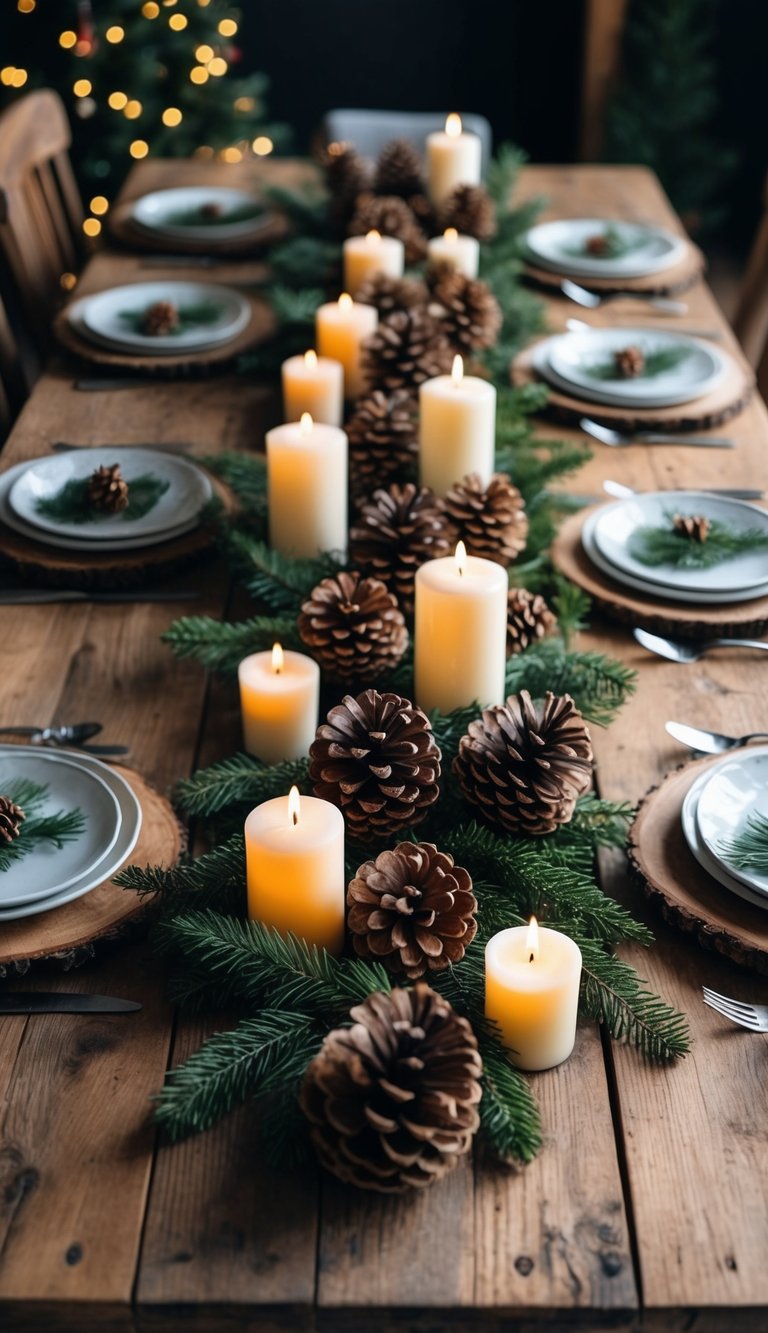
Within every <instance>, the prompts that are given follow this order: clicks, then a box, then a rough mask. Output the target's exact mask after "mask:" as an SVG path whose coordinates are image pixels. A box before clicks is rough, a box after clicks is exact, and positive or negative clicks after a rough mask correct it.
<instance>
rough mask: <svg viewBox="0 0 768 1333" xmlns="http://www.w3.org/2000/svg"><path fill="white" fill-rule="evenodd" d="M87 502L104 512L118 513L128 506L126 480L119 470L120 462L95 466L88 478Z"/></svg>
mask: <svg viewBox="0 0 768 1333" xmlns="http://www.w3.org/2000/svg"><path fill="white" fill-rule="evenodd" d="M86 494H87V497H88V503H89V505H91V506H92V507H93V508H94V509H100V510H102V512H103V513H105V514H119V513H120V511H121V510H122V509H127V507H128V482H127V481H126V480H125V478H124V477H123V475H122V473H121V471H120V464H119V463H113V464H112V465H111V467H97V469H96V471H95V472H93V473H92V474H91V476H90V477H89V479H88V490H87V492H86Z"/></svg>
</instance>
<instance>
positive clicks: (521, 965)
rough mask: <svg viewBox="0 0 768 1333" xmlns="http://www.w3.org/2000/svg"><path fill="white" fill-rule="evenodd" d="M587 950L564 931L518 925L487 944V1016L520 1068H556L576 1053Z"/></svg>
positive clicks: (515, 1063)
mask: <svg viewBox="0 0 768 1333" xmlns="http://www.w3.org/2000/svg"><path fill="white" fill-rule="evenodd" d="M580 979H581V951H580V949H579V947H578V945H577V944H575V943H574V941H573V940H572V939H569V937H568V936H567V935H563V934H561V932H560V931H559V930H549V929H547V928H546V927H545V926H537V923H536V918H535V917H533V918H532V920H531V923H530V925H529V926H515V927H513V928H512V929H511V930H502V931H500V932H499V934H498V935H494V936H493V938H492V939H490V940H489V941H488V943H487V945H486V946H485V1015H486V1018H490V1019H492V1020H493V1021H494V1022H495V1023H497V1024H498V1026H499V1028H500V1029H501V1035H502V1039H503V1041H504V1045H505V1046H506V1047H507V1050H508V1051H509V1058H510V1061H511V1062H512V1064H514V1065H517V1067H518V1069H531V1070H535V1069H551V1068H552V1067H553V1065H559V1064H562V1062H563V1060H567V1059H568V1056H569V1055H570V1054H571V1051H572V1050H573V1044H574V1041H575V1039H576V1017H577V1013H578V1007H579V982H580Z"/></svg>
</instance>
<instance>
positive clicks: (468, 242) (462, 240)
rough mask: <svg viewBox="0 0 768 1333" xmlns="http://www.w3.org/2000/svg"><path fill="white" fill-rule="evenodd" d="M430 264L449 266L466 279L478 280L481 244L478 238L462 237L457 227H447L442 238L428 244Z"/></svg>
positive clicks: (438, 237) (433, 238) (433, 239)
mask: <svg viewBox="0 0 768 1333" xmlns="http://www.w3.org/2000/svg"><path fill="white" fill-rule="evenodd" d="M427 259H428V261H429V263H430V264H449V265H450V267H451V268H454V269H456V271H457V272H458V273H463V274H464V276H465V278H476V277H477V270H478V268H479V267H480V242H479V241H478V239H477V237H476V236H461V235H459V233H458V232H457V230H456V228H455V227H446V229H445V231H444V232H443V234H442V236H433V237H432V240H431V241H428V243H427Z"/></svg>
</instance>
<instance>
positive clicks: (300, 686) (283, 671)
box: [237, 643, 320, 764]
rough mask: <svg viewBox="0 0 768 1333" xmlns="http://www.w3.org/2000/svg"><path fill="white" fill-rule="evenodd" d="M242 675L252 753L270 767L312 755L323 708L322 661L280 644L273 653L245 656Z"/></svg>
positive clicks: (247, 741) (243, 707)
mask: <svg viewBox="0 0 768 1333" xmlns="http://www.w3.org/2000/svg"><path fill="white" fill-rule="evenodd" d="M237 676H238V681H239V683H240V708H241V712H242V719H243V739H244V741H245V748H246V750H247V751H248V753H249V754H254V755H256V757H257V758H258V759H262V760H263V761H264V763H265V764H279V763H281V762H282V761H283V760H284V759H303V758H304V756H305V755H308V754H309V747H310V745H311V744H312V742H313V740H314V739H315V732H316V730H317V715H318V709H319V703H320V668H319V666H318V665H317V662H315V661H313V659H312V658H311V657H305V655H304V653H294V652H291V651H290V650H288V651H284V650H283V648H282V647H281V645H280V644H279V643H276V644H275V645H274V646H273V648H272V651H271V652H263V653H251V655H250V657H244V658H243V660H242V662H241V663H240V665H239V667H238V668H237Z"/></svg>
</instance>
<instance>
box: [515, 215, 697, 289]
mask: <svg viewBox="0 0 768 1333" xmlns="http://www.w3.org/2000/svg"><path fill="white" fill-rule="evenodd" d="M525 240H526V258H527V259H528V261H529V263H531V264H536V265H537V266H538V267H540V268H546V269H551V270H552V271H553V272H555V273H563V274H572V275H573V276H574V277H576V278H615V279H617V280H621V279H624V278H644V277H647V276H648V275H650V274H653V273H660V272H662V271H663V270H664V269H666V268H670V267H671V266H672V264H676V263H677V262H678V261H679V260H680V259H682V257H683V255H684V254H685V251H686V246H687V242H686V241H685V239H684V238H683V237H682V236H675V235H673V233H672V232H669V231H664V230H663V229H662V228H661V227H645V226H641V225H640V224H639V223H634V222H611V221H609V220H607V219H606V218H562V219H561V220H560V221H558V222H542V223H540V225H539V226H537V227H532V228H531V230H530V231H529V232H528V234H527V236H526V238H525Z"/></svg>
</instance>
